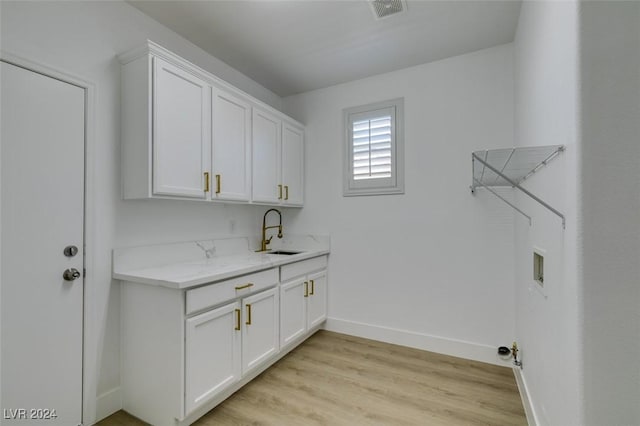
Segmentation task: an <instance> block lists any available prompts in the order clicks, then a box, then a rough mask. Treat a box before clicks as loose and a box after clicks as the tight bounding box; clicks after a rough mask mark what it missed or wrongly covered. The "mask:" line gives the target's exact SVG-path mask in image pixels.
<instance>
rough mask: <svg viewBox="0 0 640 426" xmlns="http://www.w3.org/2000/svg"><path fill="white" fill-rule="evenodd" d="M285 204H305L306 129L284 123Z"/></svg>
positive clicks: (283, 166)
mask: <svg viewBox="0 0 640 426" xmlns="http://www.w3.org/2000/svg"><path fill="white" fill-rule="evenodd" d="M282 185H283V187H284V196H283V199H282V201H283V204H285V205H291V206H302V205H303V204H304V130H302V129H300V128H298V127H294V126H291V125H290V124H288V123H286V122H283V123H282Z"/></svg>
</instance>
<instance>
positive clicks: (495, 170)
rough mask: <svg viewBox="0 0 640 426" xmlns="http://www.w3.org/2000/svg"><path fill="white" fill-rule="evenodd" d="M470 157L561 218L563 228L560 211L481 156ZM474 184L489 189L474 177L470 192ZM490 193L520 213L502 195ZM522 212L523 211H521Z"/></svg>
mask: <svg viewBox="0 0 640 426" xmlns="http://www.w3.org/2000/svg"><path fill="white" fill-rule="evenodd" d="M471 157H472V161H479V162H480V163H482V165H484V166H485V167H486V168H488V169H489V170H491V171H492V172H494V173H495V174H497V175H498V176H500V177H501V178H502V179H504V180H505V181H507V182H509V184H510V185H511V186H512V187H514V188H516V189H519V190H520V191H522V192H523V193H524V194H526V195H527V196H529V197H530V198H532V199H533V200H534V201H536V202H537V203H539V204H541V205H542V206H543V207H544V208H546V209H547V210H549V211H550V212H552V213H554V214H555V215H556V216H558V217H559V218H560V219H562V228H563V229H564V228H565V226H566V220H565V218H564V215H563V214H562V213H560V212H559V211H558V210H556V209H554V208H553V207H551V206H550V205H549V204H547V203H545V202H544V201H542V200H541V199H540V198H538V197H536V196H535V195H533V194H532V193H531V192H529V191H527V190H526V189H525V188H523V187H521V186H520V185H519V184H518V183H517V182H514V181H513V180H511V179H510V178H509V177H507V176H505V175H504V174H503V173H502V172H500V171H499V170H498V169H496V168H495V167H493V166H492V165H491V164H489V163H487V162H486V161H484V160H483V159H482V158H480V157H478V156H477V155H476V154H475V153H474V154H471ZM472 173H473V169H472ZM476 186H481V187H484V188H486V189H489V187H488V186H486V185H482V184H480V182H478V181H477V179H474V184H473V186H472V187H471V192H474V191H475V188H476ZM491 193H493V194H494V195H496V196H498V198H500V199H501V200H502V201H504V202H506V203H507V204H509V205H510V206H511V207H513V208H514V209H516V210H518V211H519V212H520V213H522V211H521V210H520V209H518V208H516V207H515V206H514V205H513V204H512V203H510V202H508V201H507V200H505V199H504V198H503V197H501V196H499V195H498V194H497V193H496V192H495V191H491ZM522 214H524V213H522ZM524 215H525V216H527V215H526V214H524ZM527 217H528V218H529V223H531V218H530V217H529V216H527Z"/></svg>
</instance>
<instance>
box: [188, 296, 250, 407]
mask: <svg viewBox="0 0 640 426" xmlns="http://www.w3.org/2000/svg"><path fill="white" fill-rule="evenodd" d="M241 328H242V327H241V324H240V304H239V303H238V302H234V303H230V304H228V305H226V306H223V307H221V308H218V309H214V310H212V311H209V312H205V313H203V314H200V315H197V316H195V317H193V318H189V319H187V320H186V343H185V410H186V413H187V414H188V413H189V412H191V411H192V410H193V409H195V408H197V407H198V406H199V405H201V404H202V403H204V402H206V401H208V400H210V399H211V398H212V397H213V396H215V395H216V394H218V393H219V392H221V391H222V390H224V389H225V388H226V387H228V386H230V385H232V384H233V383H235V382H237V381H238V380H240V376H241V366H240V349H241V346H240V345H241V332H242V331H241Z"/></svg>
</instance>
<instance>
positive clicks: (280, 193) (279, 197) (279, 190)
mask: <svg viewBox="0 0 640 426" xmlns="http://www.w3.org/2000/svg"><path fill="white" fill-rule="evenodd" d="M278 200H282V185H278Z"/></svg>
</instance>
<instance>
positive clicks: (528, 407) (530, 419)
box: [513, 367, 540, 426]
mask: <svg viewBox="0 0 640 426" xmlns="http://www.w3.org/2000/svg"><path fill="white" fill-rule="evenodd" d="M513 375H514V376H516V383H517V384H518V390H519V391H520V398H522V406H523V407H524V413H525V415H526V416H527V423H528V424H529V426H538V425H539V424H540V423H538V419H537V417H536V412H535V410H534V409H533V403H532V402H531V395H530V394H529V391H528V389H527V383H526V381H525V379H524V376H523V375H522V370H521V369H520V368H518V367H514V368H513Z"/></svg>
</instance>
